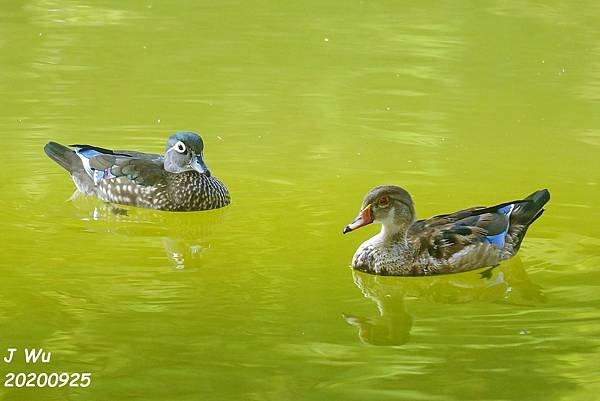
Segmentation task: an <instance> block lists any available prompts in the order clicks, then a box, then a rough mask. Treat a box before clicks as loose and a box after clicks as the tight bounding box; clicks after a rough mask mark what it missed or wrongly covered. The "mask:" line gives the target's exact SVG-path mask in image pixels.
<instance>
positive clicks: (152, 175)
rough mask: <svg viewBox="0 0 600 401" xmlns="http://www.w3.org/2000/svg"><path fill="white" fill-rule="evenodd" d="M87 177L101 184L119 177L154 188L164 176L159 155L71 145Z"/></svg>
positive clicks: (161, 158)
mask: <svg viewBox="0 0 600 401" xmlns="http://www.w3.org/2000/svg"><path fill="white" fill-rule="evenodd" d="M71 146H72V147H73V148H75V154H76V155H77V156H78V157H79V159H80V160H81V162H82V164H83V168H84V169H85V171H86V173H87V175H88V176H89V177H90V178H91V179H92V180H93V181H94V184H95V185H98V184H99V183H100V182H102V181H103V180H107V179H113V178H120V177H123V178H124V179H126V180H128V181H130V182H131V183H134V184H137V185H143V186H149V185H154V184H156V183H157V182H159V181H160V180H162V179H163V178H164V176H165V170H164V168H163V157H162V156H160V155H155V154H149V153H142V152H135V151H116V150H111V149H104V148H100V147H97V146H90V145H71Z"/></svg>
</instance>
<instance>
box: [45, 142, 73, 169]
mask: <svg viewBox="0 0 600 401" xmlns="http://www.w3.org/2000/svg"><path fill="white" fill-rule="evenodd" d="M44 152H46V154H47V155H48V157H49V158H51V159H52V160H54V161H55V162H56V163H58V164H59V165H60V166H61V167H62V168H64V169H65V170H67V171H68V172H69V173H72V172H73V170H74V169H75V168H77V167H78V166H81V161H80V160H79V157H77V155H76V154H75V152H73V151H72V150H71V149H69V148H68V147H66V146H64V145H61V144H60V143H56V142H48V143H47V144H46V146H44Z"/></svg>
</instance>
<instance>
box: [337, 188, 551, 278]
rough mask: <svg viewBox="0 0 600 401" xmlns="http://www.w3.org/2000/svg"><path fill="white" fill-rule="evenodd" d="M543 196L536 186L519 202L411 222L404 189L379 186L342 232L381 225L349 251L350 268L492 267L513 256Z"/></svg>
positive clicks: (420, 272)
mask: <svg viewBox="0 0 600 401" xmlns="http://www.w3.org/2000/svg"><path fill="white" fill-rule="evenodd" d="M549 200H550V192H548V190H546V189H542V190H539V191H536V192H534V193H532V194H531V195H529V196H528V197H526V198H525V199H522V200H515V201H511V202H505V203H501V204H499V205H496V206H491V207H473V208H470V209H465V210H461V211H458V212H455V213H451V214H444V215H439V216H435V217H432V218H430V219H426V220H418V221H415V209H414V206H413V201H412V199H411V197H410V195H409V194H408V192H406V191H405V190H404V189H402V188H400V187H397V186H392V185H388V186H380V187H376V188H373V189H372V190H371V191H369V192H368V193H367V194H366V196H365V198H364V200H363V203H362V207H361V211H360V213H359V214H358V216H357V217H356V219H355V220H354V221H353V222H352V223H350V224H349V225H347V226H346V228H345V229H344V231H343V233H344V234H345V233H347V232H350V231H352V230H355V229H357V228H359V227H363V226H365V225H367V224H370V223H373V222H377V223H381V224H382V228H381V232H380V233H379V234H377V235H375V236H374V237H372V238H370V239H369V240H367V241H365V242H364V243H362V245H360V246H359V248H358V250H357V251H356V253H355V254H354V257H353V258H352V267H353V268H354V269H357V270H361V271H365V272H367V273H373V274H380V275H392V276H425V275H432V274H442V273H455V272H461V271H467V270H472V269H477V268H480V267H486V266H496V265H497V264H499V263H500V262H501V261H503V260H506V259H508V258H510V257H511V256H513V255H515V254H516V253H517V251H518V250H519V247H520V246H521V241H522V240H523V237H525V233H526V232H527V229H528V228H529V226H530V225H531V224H532V223H533V222H534V221H535V220H536V219H537V218H539V217H540V216H541V215H542V213H543V212H544V209H543V207H544V205H545V204H546V203H547V202H548V201H549Z"/></svg>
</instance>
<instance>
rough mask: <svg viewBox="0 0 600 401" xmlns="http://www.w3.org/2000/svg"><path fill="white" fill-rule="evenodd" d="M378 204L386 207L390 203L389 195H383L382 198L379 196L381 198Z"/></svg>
mask: <svg viewBox="0 0 600 401" xmlns="http://www.w3.org/2000/svg"><path fill="white" fill-rule="evenodd" d="M377 204H378V205H379V206H381V207H386V206H387V205H389V204H390V197H389V196H387V195H386V196H382V197H381V198H379V200H378V201H377Z"/></svg>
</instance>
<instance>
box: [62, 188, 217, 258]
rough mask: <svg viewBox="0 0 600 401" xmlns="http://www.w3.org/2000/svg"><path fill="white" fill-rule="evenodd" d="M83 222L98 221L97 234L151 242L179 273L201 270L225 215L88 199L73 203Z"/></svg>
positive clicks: (78, 199) (76, 199)
mask: <svg viewBox="0 0 600 401" xmlns="http://www.w3.org/2000/svg"><path fill="white" fill-rule="evenodd" d="M71 200H72V201H73V202H72V203H73V204H74V205H75V209H76V213H77V215H78V217H79V219H81V220H90V221H95V222H98V223H100V224H98V225H95V226H93V231H95V232H109V233H113V234H117V235H122V236H123V237H124V240H125V239H126V238H130V237H135V238H138V239H148V240H149V242H148V243H150V244H152V245H151V246H152V247H154V245H156V246H157V247H161V246H162V247H163V248H164V251H165V253H166V258H165V260H168V261H169V262H170V264H171V266H173V267H174V268H176V269H184V268H190V267H200V265H201V264H202V257H203V256H204V255H205V253H206V252H207V251H208V250H209V249H210V247H211V241H210V239H211V238H212V235H213V231H214V228H215V227H218V226H220V225H221V224H222V220H223V217H224V215H225V214H226V211H223V210H222V209H218V210H213V211H210V212H181V213H173V212H163V211H156V210H151V209H141V208H133V207H127V206H120V205H114V204H110V203H99V202H98V201H96V200H95V199H92V198H89V197H85V196H82V197H79V196H76V197H75V198H74V199H73V198H72V199H71Z"/></svg>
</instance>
